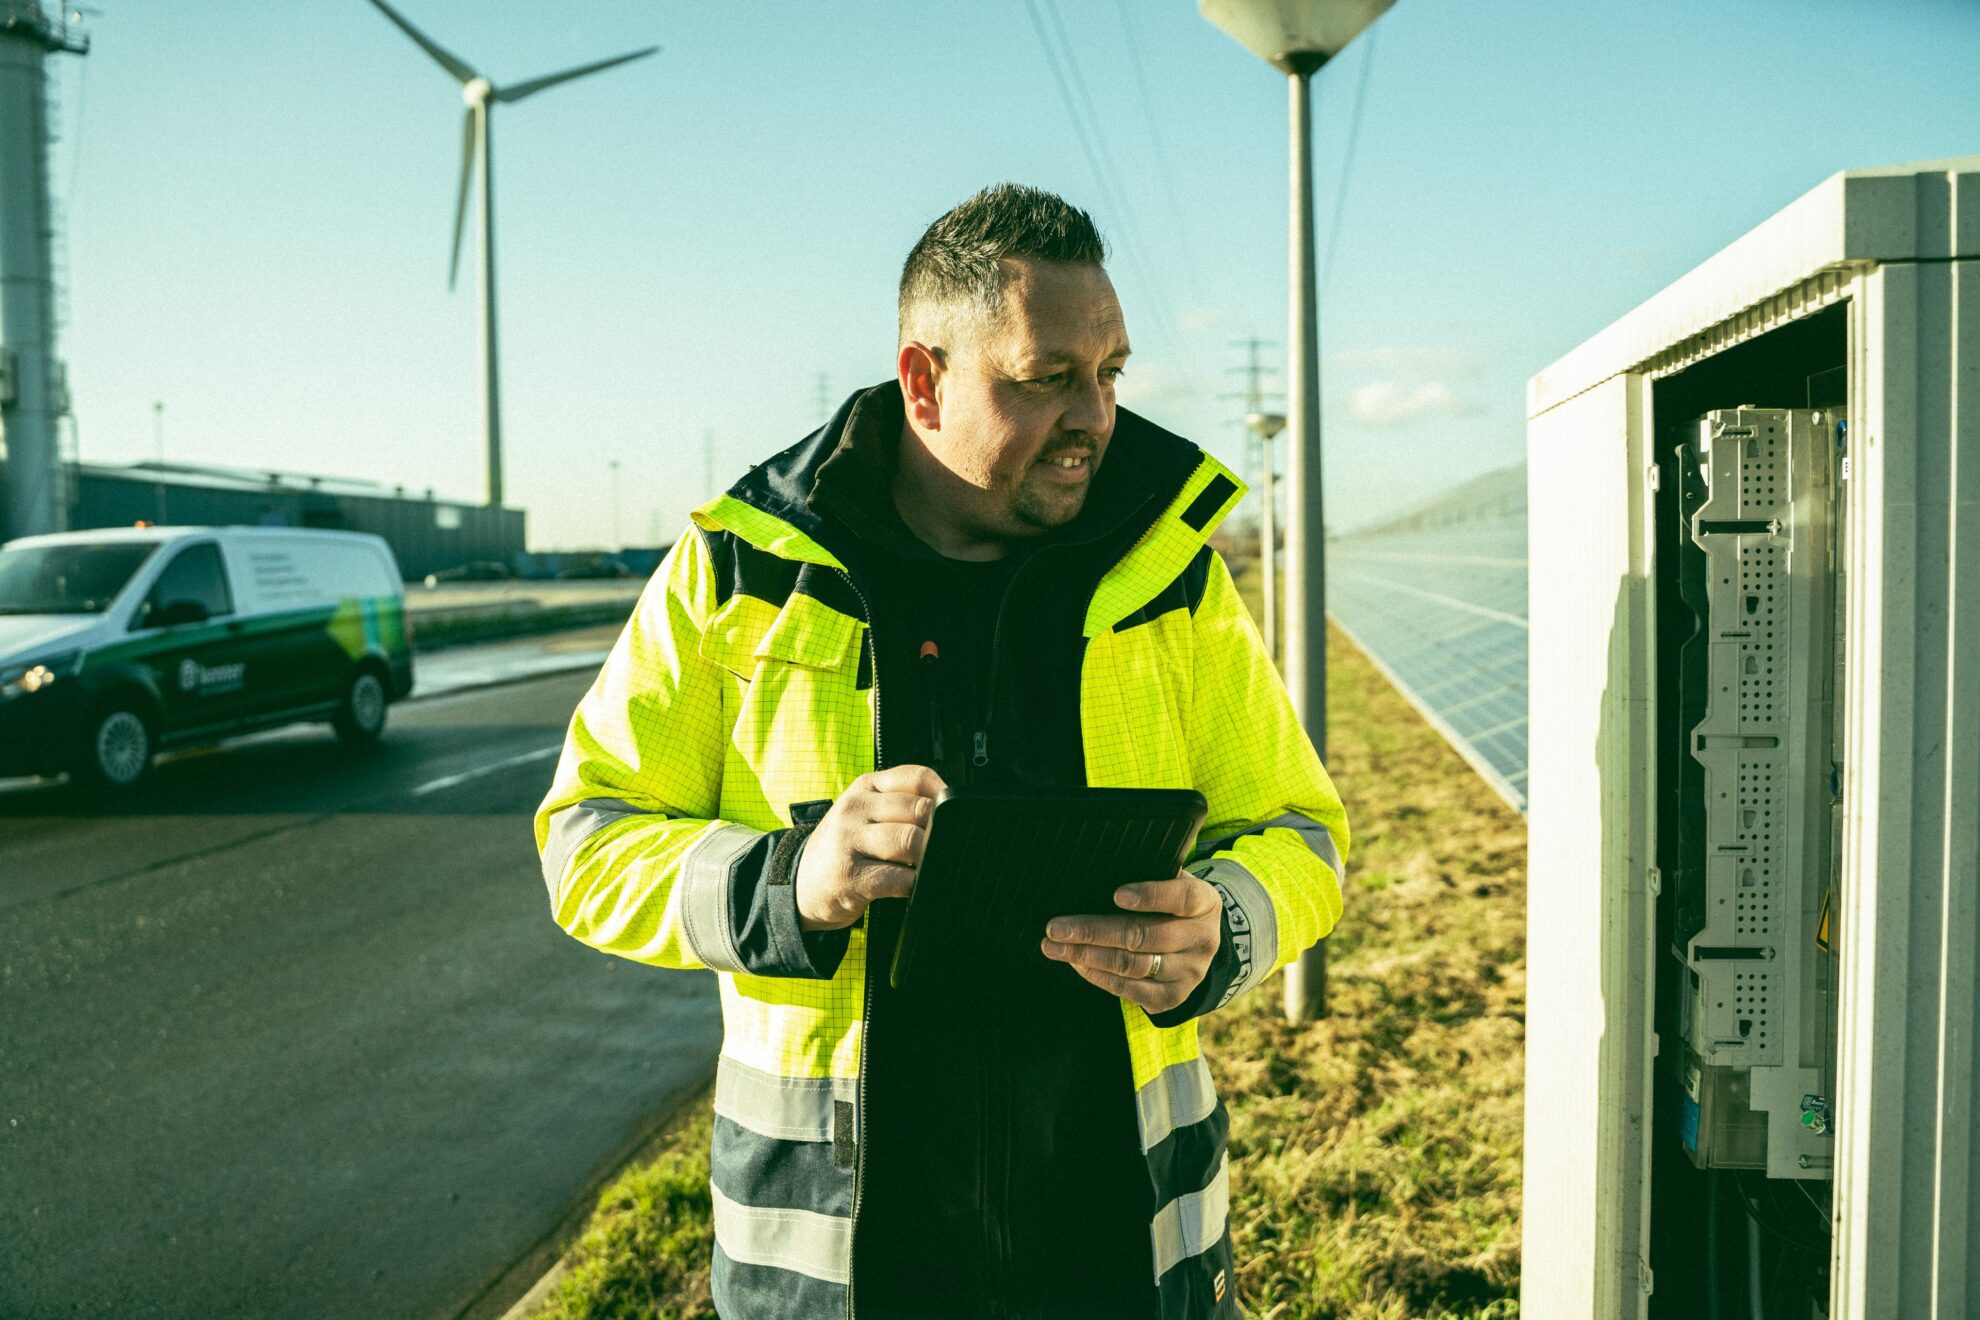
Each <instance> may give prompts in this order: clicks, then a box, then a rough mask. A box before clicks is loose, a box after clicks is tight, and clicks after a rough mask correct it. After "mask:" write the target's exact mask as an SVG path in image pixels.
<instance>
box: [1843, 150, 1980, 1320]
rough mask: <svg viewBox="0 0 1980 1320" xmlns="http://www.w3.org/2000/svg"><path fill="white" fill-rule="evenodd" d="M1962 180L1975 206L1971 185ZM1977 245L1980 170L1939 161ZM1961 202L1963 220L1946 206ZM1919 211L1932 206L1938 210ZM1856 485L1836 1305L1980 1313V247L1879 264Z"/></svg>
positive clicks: (1865, 334) (1849, 624)
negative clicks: (1950, 171)
mask: <svg viewBox="0 0 1980 1320" xmlns="http://www.w3.org/2000/svg"><path fill="white" fill-rule="evenodd" d="M1955 190H1956V194H1957V202H1958V204H1957V206H1954V205H1953V204H1952V203H1953V200H1954V195H1955ZM1918 192H1919V195H1920V198H1921V201H1923V200H1930V201H1932V202H1933V203H1934V204H1935V205H1934V206H1933V207H1931V208H1927V207H1925V206H1923V205H1921V207H1920V214H1921V216H1923V217H1925V218H1926V219H1931V220H1933V223H1934V224H1935V225H1936V226H1937V228H1936V229H1934V230H1932V231H1931V232H1934V233H1936V234H1937V236H1938V239H1939V240H1940V241H1941V242H1945V243H1946V246H1948V247H1950V248H1951V250H1952V251H1953V252H1954V253H1956V254H1970V253H1972V252H1974V251H1977V250H1980V171H1974V172H1968V173H1963V174H1954V175H1951V176H1949V177H1938V178H1933V177H1929V176H1928V177H1927V178H1925V179H1923V180H1921V181H1920V183H1919V185H1918ZM1948 216H1951V217H1955V218H1956V225H1955V221H1954V220H1952V219H1948V218H1947V217H1948ZM1920 228H1921V230H1923V229H1925V228H1926V224H1925V220H1921V221H1920ZM1864 283H1865V295H1866V296H1865V297H1864V298H1862V299H1861V300H1860V301H1859V302H1858V304H1857V305H1856V307H1855V309H1854V311H1855V316H1856V320H1855V323H1854V324H1853V326H1852V334H1851V338H1852V341H1853V343H1854V344H1855V345H1857V356H1856V360H1855V361H1854V362H1853V363H1852V370H1853V371H1856V372H1859V373H1860V374H1861V376H1862V379H1863V387H1862V388H1861V389H1860V390H1859V391H1858V392H1857V395H1856V397H1858V398H1860V399H1862V400H1863V401H1864V402H1863V404H1862V405H1861V406H1860V408H1859V409H1858V415H1856V416H1853V417H1852V418H1851V425H1852V428H1853V438H1852V440H1851V443H1850V451H1851V452H1850V459H1851V466H1852V468H1853V473H1852V476H1851V479H1850V481H1849V482H1848V483H1847V485H1846V487H1845V498H1846V499H1847V502H1848V510H1849V513H1848V517H1849V521H1850V525H1851V527H1852V528H1853V529H1855V530H1854V532H1853V534H1852V536H1851V538H1850V544H1849V548H1848V552H1847V556H1846V563H1847V565H1848V567H1847V573H1848V576H1849V582H1850V591H1849V603H1848V607H1847V612H1846V622H1845V631H1846V645H1847V648H1848V654H1849V660H1848V673H1847V675H1846V679H1845V693H1846V700H1847V715H1846V720H1847V723H1846V733H1845V742H1846V747H1847V750H1846V753H1845V761H1844V776H1843V876H1842V904H1841V920H1840V923H1839V925H1840V929H1839V931H1838V938H1839V940H1840V947H1839V950H1838V952H1839V956H1840V958H1841V966H1842V994H1841V1004H1840V1020H1839V1031H1838V1035H1839V1040H1838V1059H1839V1062H1838V1068H1839V1073H1840V1082H1841V1084H1840V1087H1839V1088H1838V1089H1839V1098H1838V1102H1837V1106H1836V1121H1837V1126H1838V1141H1837V1160H1836V1200H1835V1221H1836V1241H1835V1287H1834V1297H1835V1301H1836V1304H1837V1306H1836V1314H1837V1315H1839V1316H1848V1317H1852V1320H1854V1318H1856V1317H1862V1318H1863V1320H1882V1318H1884V1317H1888V1318H1889V1320H1910V1318H1911V1317H1913V1316H1921V1317H1923V1316H1932V1317H1937V1316H1971V1315H1975V1314H1980V1278H1976V1277H1975V1273H1974V1271H1975V1261H1976V1260H1980V1182H1976V1181H1975V1179H1974V1177H1973V1173H1974V1165H1975V1162H1976V1160H1980V1143H1977V1141H1976V1132H1977V1131H1980V1110H1976V1109H1975V1097H1974V1092H1975V1089H1976V1087H1980V1042H1977V1041H1976V1032H1980V261H1975V260H1946V261H1919V262H1915V263H1912V262H1907V263H1902V264H1899V263H1891V264H1887V265H1883V266H1880V267H1878V268H1877V269H1876V270H1875V271H1874V272H1872V273H1871V274H1870V275H1869V276H1867V277H1866V279H1865V281H1864Z"/></svg>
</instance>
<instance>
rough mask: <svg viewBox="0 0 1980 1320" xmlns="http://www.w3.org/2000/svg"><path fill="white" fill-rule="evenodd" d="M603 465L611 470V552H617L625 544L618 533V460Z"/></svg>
mask: <svg viewBox="0 0 1980 1320" xmlns="http://www.w3.org/2000/svg"><path fill="white" fill-rule="evenodd" d="M605 466H606V467H608V468H610V469H611V470H612V552H613V553H614V554H617V553H618V552H619V551H620V550H623V549H625V544H626V543H625V540H624V538H622V537H621V536H620V535H619V460H618V459H616V458H615V459H612V460H611V461H609V462H608V463H606V465H605Z"/></svg>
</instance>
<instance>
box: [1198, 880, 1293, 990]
mask: <svg viewBox="0 0 1980 1320" xmlns="http://www.w3.org/2000/svg"><path fill="white" fill-rule="evenodd" d="M1190 872H1191V874H1193V875H1197V876H1201V877H1202V878H1203V879H1205V880H1208V881H1209V882H1210V884H1211V885H1212V887H1214V888H1215V889H1216V891H1217V893H1218V894H1219V895H1220V896H1221V897H1222V898H1223V900H1224V918H1225V920H1227V921H1229V922H1230V925H1231V947H1232V948H1233V949H1235V950H1236V951H1237V957H1238V973H1237V976H1236V977H1235V978H1233V979H1232V981H1231V984H1230V986H1229V988H1227V989H1226V990H1225V991H1224V997H1223V998H1222V999H1220V1000H1218V1001H1217V1007H1218V1008H1222V1007H1223V1006H1224V1005H1225V1004H1228V1003H1230V1002H1231V1001H1232V1000H1233V999H1236V998H1237V997H1238V996H1239V995H1241V994H1243V993H1244V992H1245V991H1246V990H1249V989H1250V988H1251V987H1252V986H1254V985H1257V984H1258V983H1259V982H1260V981H1262V980H1264V979H1265V978H1266V977H1268V976H1270V975H1271V974H1272V968H1273V966H1274V965H1275V964H1276V963H1277V962H1278V961H1279V910H1278V909H1277V908H1275V907H1273V906H1272V896H1271V895H1270V894H1268V893H1266V892H1265V886H1264V885H1261V884H1259V883H1258V877H1257V876H1255V875H1253V874H1252V873H1251V872H1249V871H1247V870H1245V869H1244V867H1243V865H1241V864H1240V863H1239V862H1237V861H1235V860H1233V859H1232V858H1229V857H1215V858H1212V859H1211V860H1210V861H1207V862H1198V863H1197V864H1196V865H1195V866H1193V867H1191V868H1190Z"/></svg>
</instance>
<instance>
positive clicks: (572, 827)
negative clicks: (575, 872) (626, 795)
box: [543, 798, 642, 903]
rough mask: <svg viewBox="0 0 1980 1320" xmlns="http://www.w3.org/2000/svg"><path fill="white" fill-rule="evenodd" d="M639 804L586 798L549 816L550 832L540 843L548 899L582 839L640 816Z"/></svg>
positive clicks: (559, 885) (554, 896)
mask: <svg viewBox="0 0 1980 1320" xmlns="http://www.w3.org/2000/svg"><path fill="white" fill-rule="evenodd" d="M641 814H642V813H641V811H640V809H639V808H638V807H635V806H634V805H633V804H632V803H630V802H627V801H626V800H625V799H623V798H586V799H585V800H584V801H582V802H573V803H572V804H571V805H570V806H568V807H565V808H563V809H562V810H560V811H558V812H556V813H554V814H553V815H552V816H551V817H550V835H549V837H548V838H547V839H545V840H544V843H543V883H544V884H545V885H547V886H549V889H550V901H551V902H552V903H555V902H556V901H557V891H558V890H559V889H561V888H562V887H563V884H564V868H565V867H567V866H569V865H570V864H571V858H573V857H575V856H577V850H578V849H579V848H580V847H581V846H583V844H584V841H585V840H586V839H588V838H590V837H591V836H592V835H594V834H596V833H598V831H600V830H602V829H604V828H605V827H606V826H607V825H613V824H616V823H617V822H619V821H622V820H624V819H625V818H626V817H628V816H638V815H641Z"/></svg>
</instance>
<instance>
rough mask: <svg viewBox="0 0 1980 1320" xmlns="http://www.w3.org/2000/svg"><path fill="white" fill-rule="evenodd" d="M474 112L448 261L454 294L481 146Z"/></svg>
mask: <svg viewBox="0 0 1980 1320" xmlns="http://www.w3.org/2000/svg"><path fill="white" fill-rule="evenodd" d="M476 127H477V125H476V124H475V122H474V111H473V110H472V109H470V110H469V111H468V112H467V119H466V121H465V129H466V135H465V136H464V137H463V139H462V141H461V195H460V198H459V200H457V201H456V202H455V203H454V253H453V255H452V256H451V257H449V258H448V259H447V290H448V292H450V293H451V292H452V291H453V288H454V281H455V279H456V277H458V276H459V275H460V273H461V231H462V230H463V229H465V228H467V209H468V190H469V187H470V186H471V185H472V184H473V183H474V156H475V151H474V149H475V148H476V147H477V146H479V145H480V143H479V142H478V141H477V139H478V138H479V137H480V134H479V133H478V132H476Z"/></svg>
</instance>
